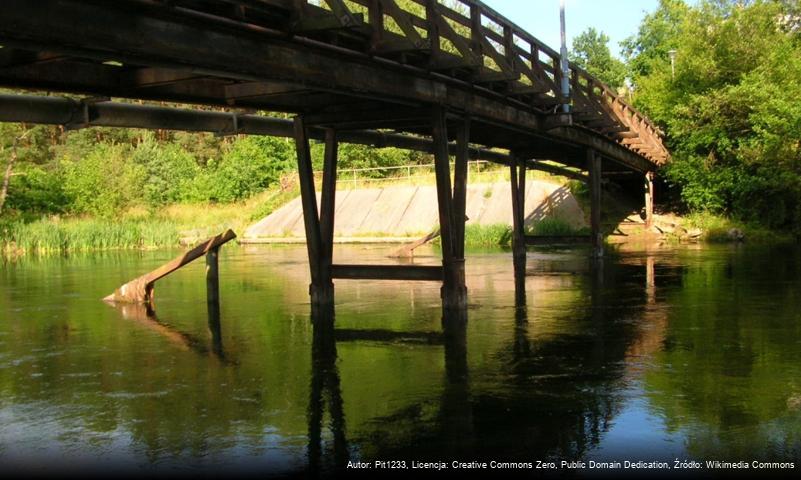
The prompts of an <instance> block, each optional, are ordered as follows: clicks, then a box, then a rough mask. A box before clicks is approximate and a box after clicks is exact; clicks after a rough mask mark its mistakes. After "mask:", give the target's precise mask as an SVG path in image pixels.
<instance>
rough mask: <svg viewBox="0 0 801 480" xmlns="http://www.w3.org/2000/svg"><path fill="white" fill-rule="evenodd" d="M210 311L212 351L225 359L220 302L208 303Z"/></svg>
mask: <svg viewBox="0 0 801 480" xmlns="http://www.w3.org/2000/svg"><path fill="white" fill-rule="evenodd" d="M208 313H209V323H208V325H209V333H211V351H212V352H214V354H215V355H217V357H218V358H220V359H224V357H225V355H224V352H223V344H222V326H221V324H220V303H219V302H210V303H208Z"/></svg>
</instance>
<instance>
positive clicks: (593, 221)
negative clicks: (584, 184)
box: [587, 149, 604, 258]
mask: <svg viewBox="0 0 801 480" xmlns="http://www.w3.org/2000/svg"><path fill="white" fill-rule="evenodd" d="M587 167H588V169H589V171H590V230H591V237H592V239H591V241H592V257H593V258H601V257H603V256H604V236H603V232H602V231H601V203H602V202H601V156H600V155H598V153H597V152H596V151H595V150H592V149H588V150H587Z"/></svg>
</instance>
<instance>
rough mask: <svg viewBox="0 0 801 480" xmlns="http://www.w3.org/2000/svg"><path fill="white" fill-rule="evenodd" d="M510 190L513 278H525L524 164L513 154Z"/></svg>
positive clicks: (510, 164)
mask: <svg viewBox="0 0 801 480" xmlns="http://www.w3.org/2000/svg"><path fill="white" fill-rule="evenodd" d="M509 168H510V171H509V173H510V180H511V190H512V255H513V258H514V267H515V277H516V278H518V277H519V278H525V273H526V234H525V226H526V163H525V162H524V161H521V160H520V159H519V158H518V157H517V156H516V155H515V154H514V153H512V154H511V156H510V162H509Z"/></svg>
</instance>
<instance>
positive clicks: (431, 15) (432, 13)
mask: <svg viewBox="0 0 801 480" xmlns="http://www.w3.org/2000/svg"><path fill="white" fill-rule="evenodd" d="M438 16H439V12H437V0H426V27H427V29H428V41H429V44H430V48H431V60H432V61H433V62H436V61H437V60H438V59H439V57H440V45H439V24H438V23H437V17H438Z"/></svg>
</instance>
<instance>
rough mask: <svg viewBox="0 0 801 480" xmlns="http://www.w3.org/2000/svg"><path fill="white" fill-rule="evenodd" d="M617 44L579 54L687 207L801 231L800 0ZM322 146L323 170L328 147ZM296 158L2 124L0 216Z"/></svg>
mask: <svg viewBox="0 0 801 480" xmlns="http://www.w3.org/2000/svg"><path fill="white" fill-rule="evenodd" d="M608 43H609V38H608V37H607V36H606V35H605V34H604V33H603V32H600V31H597V30H595V29H589V30H587V31H586V32H584V33H582V34H581V35H579V36H578V37H576V39H575V40H574V45H573V51H572V53H571V58H572V59H573V60H574V61H575V62H577V63H578V64H579V65H581V66H583V67H584V68H586V69H587V70H589V71H590V73H592V74H594V75H596V76H598V77H599V78H601V79H602V80H604V81H605V82H607V83H608V84H610V85H611V86H613V87H622V86H623V85H625V84H628V85H630V86H631V87H632V88H633V98H634V102H635V104H636V106H637V107H638V108H640V109H641V110H643V111H644V112H645V113H646V114H647V115H648V116H649V117H650V118H651V119H652V120H654V121H655V122H656V123H658V124H659V125H660V126H661V128H662V129H663V130H664V131H665V133H666V138H667V142H668V144H669V147H670V150H671V152H672V154H673V159H672V161H671V163H670V164H669V165H668V166H667V168H665V170H664V176H665V177H666V179H667V180H668V181H669V182H670V183H671V184H672V185H673V186H675V187H676V191H678V192H680V196H681V199H682V201H683V204H684V205H685V206H686V207H687V208H688V209H689V210H692V211H704V212H712V213H720V214H727V215H730V216H733V217H736V218H737V219H739V220H741V221H744V222H751V223H757V224H761V225H764V226H767V227H770V228H775V229H788V230H794V231H796V232H799V231H801V103H800V102H799V101H798V99H799V98H801V82H799V78H801V7H800V6H799V3H798V2H797V1H794V0H701V1H699V2H697V3H693V4H688V3H686V2H685V0H660V4H659V6H658V8H657V9H656V10H655V11H654V12H652V13H650V14H648V15H647V16H646V17H645V18H644V20H643V21H642V24H641V25H640V28H639V30H638V32H637V34H636V35H634V36H633V37H631V38H629V39H627V40H626V41H625V42H623V56H624V60H625V63H624V62H621V61H620V60H617V59H616V58H614V57H613V56H612V55H611V53H610V50H609V46H608ZM671 53H672V54H673V58H674V60H675V64H674V67H675V68H671ZM312 152H313V156H314V158H315V163H316V165H315V168H316V169H318V170H319V169H320V167H321V165H320V163H321V157H322V148H321V145H313V148H312ZM340 157H341V158H340V167H341V168H343V169H348V168H365V167H378V166H392V165H406V164H410V163H429V162H430V160H429V159H428V157H427V156H425V155H421V154H417V153H410V152H404V151H400V150H397V149H391V148H388V149H381V150H373V149H369V148H367V147H361V146H353V145H343V146H342V147H341V151H340ZM294 165H295V156H294V145H293V143H292V142H291V140H289V139H281V138H269V137H215V136H213V135H210V134H189V133H176V132H164V131H157V132H145V131H142V130H132V129H104V128H97V129H86V130H79V131H73V132H64V131H63V130H62V129H61V128H59V127H50V126H30V125H17V124H0V166H1V167H2V169H1V170H0V173H2V174H3V178H2V180H4V179H5V178H8V180H9V182H8V188H7V192H8V195H7V197H6V196H5V195H4V192H5V191H6V187H5V185H4V186H3V187H2V190H3V191H2V192H0V193H3V195H2V196H0V199H2V200H0V209H1V210H0V215H2V216H3V217H4V218H9V217H11V218H14V217H22V218H25V219H31V218H38V217H40V216H41V215H43V214H44V215H49V214H78V215H82V214H87V215H93V216H98V217H106V218H108V217H113V216H115V215H117V214H118V213H119V212H120V211H121V210H125V209H131V208H143V207H144V208H146V209H150V210H152V209H156V208H160V207H162V206H164V205H168V204H175V203H179V204H180V203H203V202H209V203H230V202H235V201H239V200H242V199H245V198H248V197H252V196H253V195H254V194H255V193H257V192H260V191H263V190H264V189H266V188H268V187H269V186H271V185H275V184H276V183H277V182H278V181H279V180H280V178H281V177H282V176H283V175H285V174H286V173H288V172H291V171H293V170H294ZM387 173H388V172H387V171H375V172H368V173H367V174H365V175H367V176H369V175H371V174H372V175H375V176H383V175H386V174H387ZM6 174H7V175H6ZM4 221H5V220H4Z"/></svg>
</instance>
